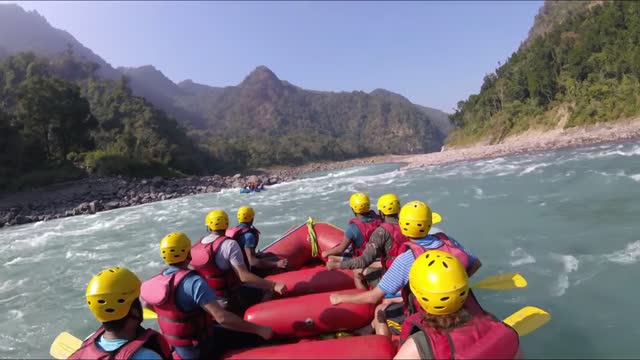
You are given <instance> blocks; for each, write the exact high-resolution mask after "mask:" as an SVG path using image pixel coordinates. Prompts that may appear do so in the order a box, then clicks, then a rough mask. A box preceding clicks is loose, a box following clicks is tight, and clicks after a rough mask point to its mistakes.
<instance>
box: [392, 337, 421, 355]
mask: <svg viewBox="0 0 640 360" xmlns="http://www.w3.org/2000/svg"><path fill="white" fill-rule="evenodd" d="M393 360H420V354H418V347H417V346H416V343H415V341H413V338H412V337H410V338H408V339H407V341H405V342H404V344H402V347H401V348H400V350H398V352H397V353H396V356H395V357H394V358H393Z"/></svg>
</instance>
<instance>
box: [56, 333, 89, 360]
mask: <svg viewBox="0 0 640 360" xmlns="http://www.w3.org/2000/svg"><path fill="white" fill-rule="evenodd" d="M80 345H82V340H80V339H78V338H77V337H75V336H73V335H71V334H69V333H68V332H66V331H65V332H61V333H60V335H58V336H57V337H56V339H55V340H53V344H51V348H50V349H49V354H50V355H51V356H53V358H54V359H67V358H69V356H70V355H71V354H73V353H74V352H75V351H76V350H78V349H79V348H80Z"/></svg>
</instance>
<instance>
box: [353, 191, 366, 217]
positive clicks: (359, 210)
mask: <svg viewBox="0 0 640 360" xmlns="http://www.w3.org/2000/svg"><path fill="white" fill-rule="evenodd" d="M349 206H350V207H351V210H353V212H354V213H356V214H364V213H366V212H367V211H369V208H370V207H371V203H370V202H369V197H368V196H367V194H364V193H355V194H353V195H351V198H350V199H349Z"/></svg>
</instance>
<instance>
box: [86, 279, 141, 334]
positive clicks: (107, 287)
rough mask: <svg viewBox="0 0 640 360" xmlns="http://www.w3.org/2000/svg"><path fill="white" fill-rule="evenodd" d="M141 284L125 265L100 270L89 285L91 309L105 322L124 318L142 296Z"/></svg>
mask: <svg viewBox="0 0 640 360" xmlns="http://www.w3.org/2000/svg"><path fill="white" fill-rule="evenodd" d="M140 284H141V283H140V279H138V277H137V276H136V274H134V273H132V272H131V271H129V270H128V269H125V268H123V267H113V268H110V269H106V270H103V271H101V272H99V273H98V274H96V275H94V276H93V278H91V281H89V285H88V286H87V292H86V294H85V296H86V298H87V305H89V310H91V312H92V313H93V316H95V317H96V319H98V321H100V322H103V323H105V322H109V321H114V320H120V319H122V318H124V317H125V316H127V314H128V313H129V309H131V304H132V303H133V301H134V300H136V299H137V298H138V296H140Z"/></svg>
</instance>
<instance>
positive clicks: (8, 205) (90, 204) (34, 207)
mask: <svg viewBox="0 0 640 360" xmlns="http://www.w3.org/2000/svg"><path fill="white" fill-rule="evenodd" d="M292 174H293V173H292ZM293 179H294V175H287V174H280V173H271V174H268V175H259V176H257V175H250V176H241V175H240V174H236V175H234V176H226V177H223V176H219V175H214V176H203V177H188V178H179V179H163V178H160V177H155V178H153V179H126V178H122V177H113V178H105V177H87V178H84V179H81V180H77V181H72V182H67V183H61V184H55V185H51V186H47V187H44V188H41V189H37V190H32V191H23V192H18V193H13V194H4V195H0V228H1V227H4V226H11V225H22V224H27V223H31V222H36V221H46V220H51V219H58V218H63V217H68V216H74V215H82V214H94V213H96V212H99V211H105V210H112V209H117V208H122V207H127V206H133V205H140V204H146V203H150V202H155V201H162V200H168V199H175V198H179V197H182V196H188V195H195V194H202V193H212V192H218V191H220V190H221V189H225V188H241V187H244V186H245V185H246V184H248V183H249V182H262V183H264V184H265V185H273V184H277V183H281V182H285V181H291V180H293Z"/></svg>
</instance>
